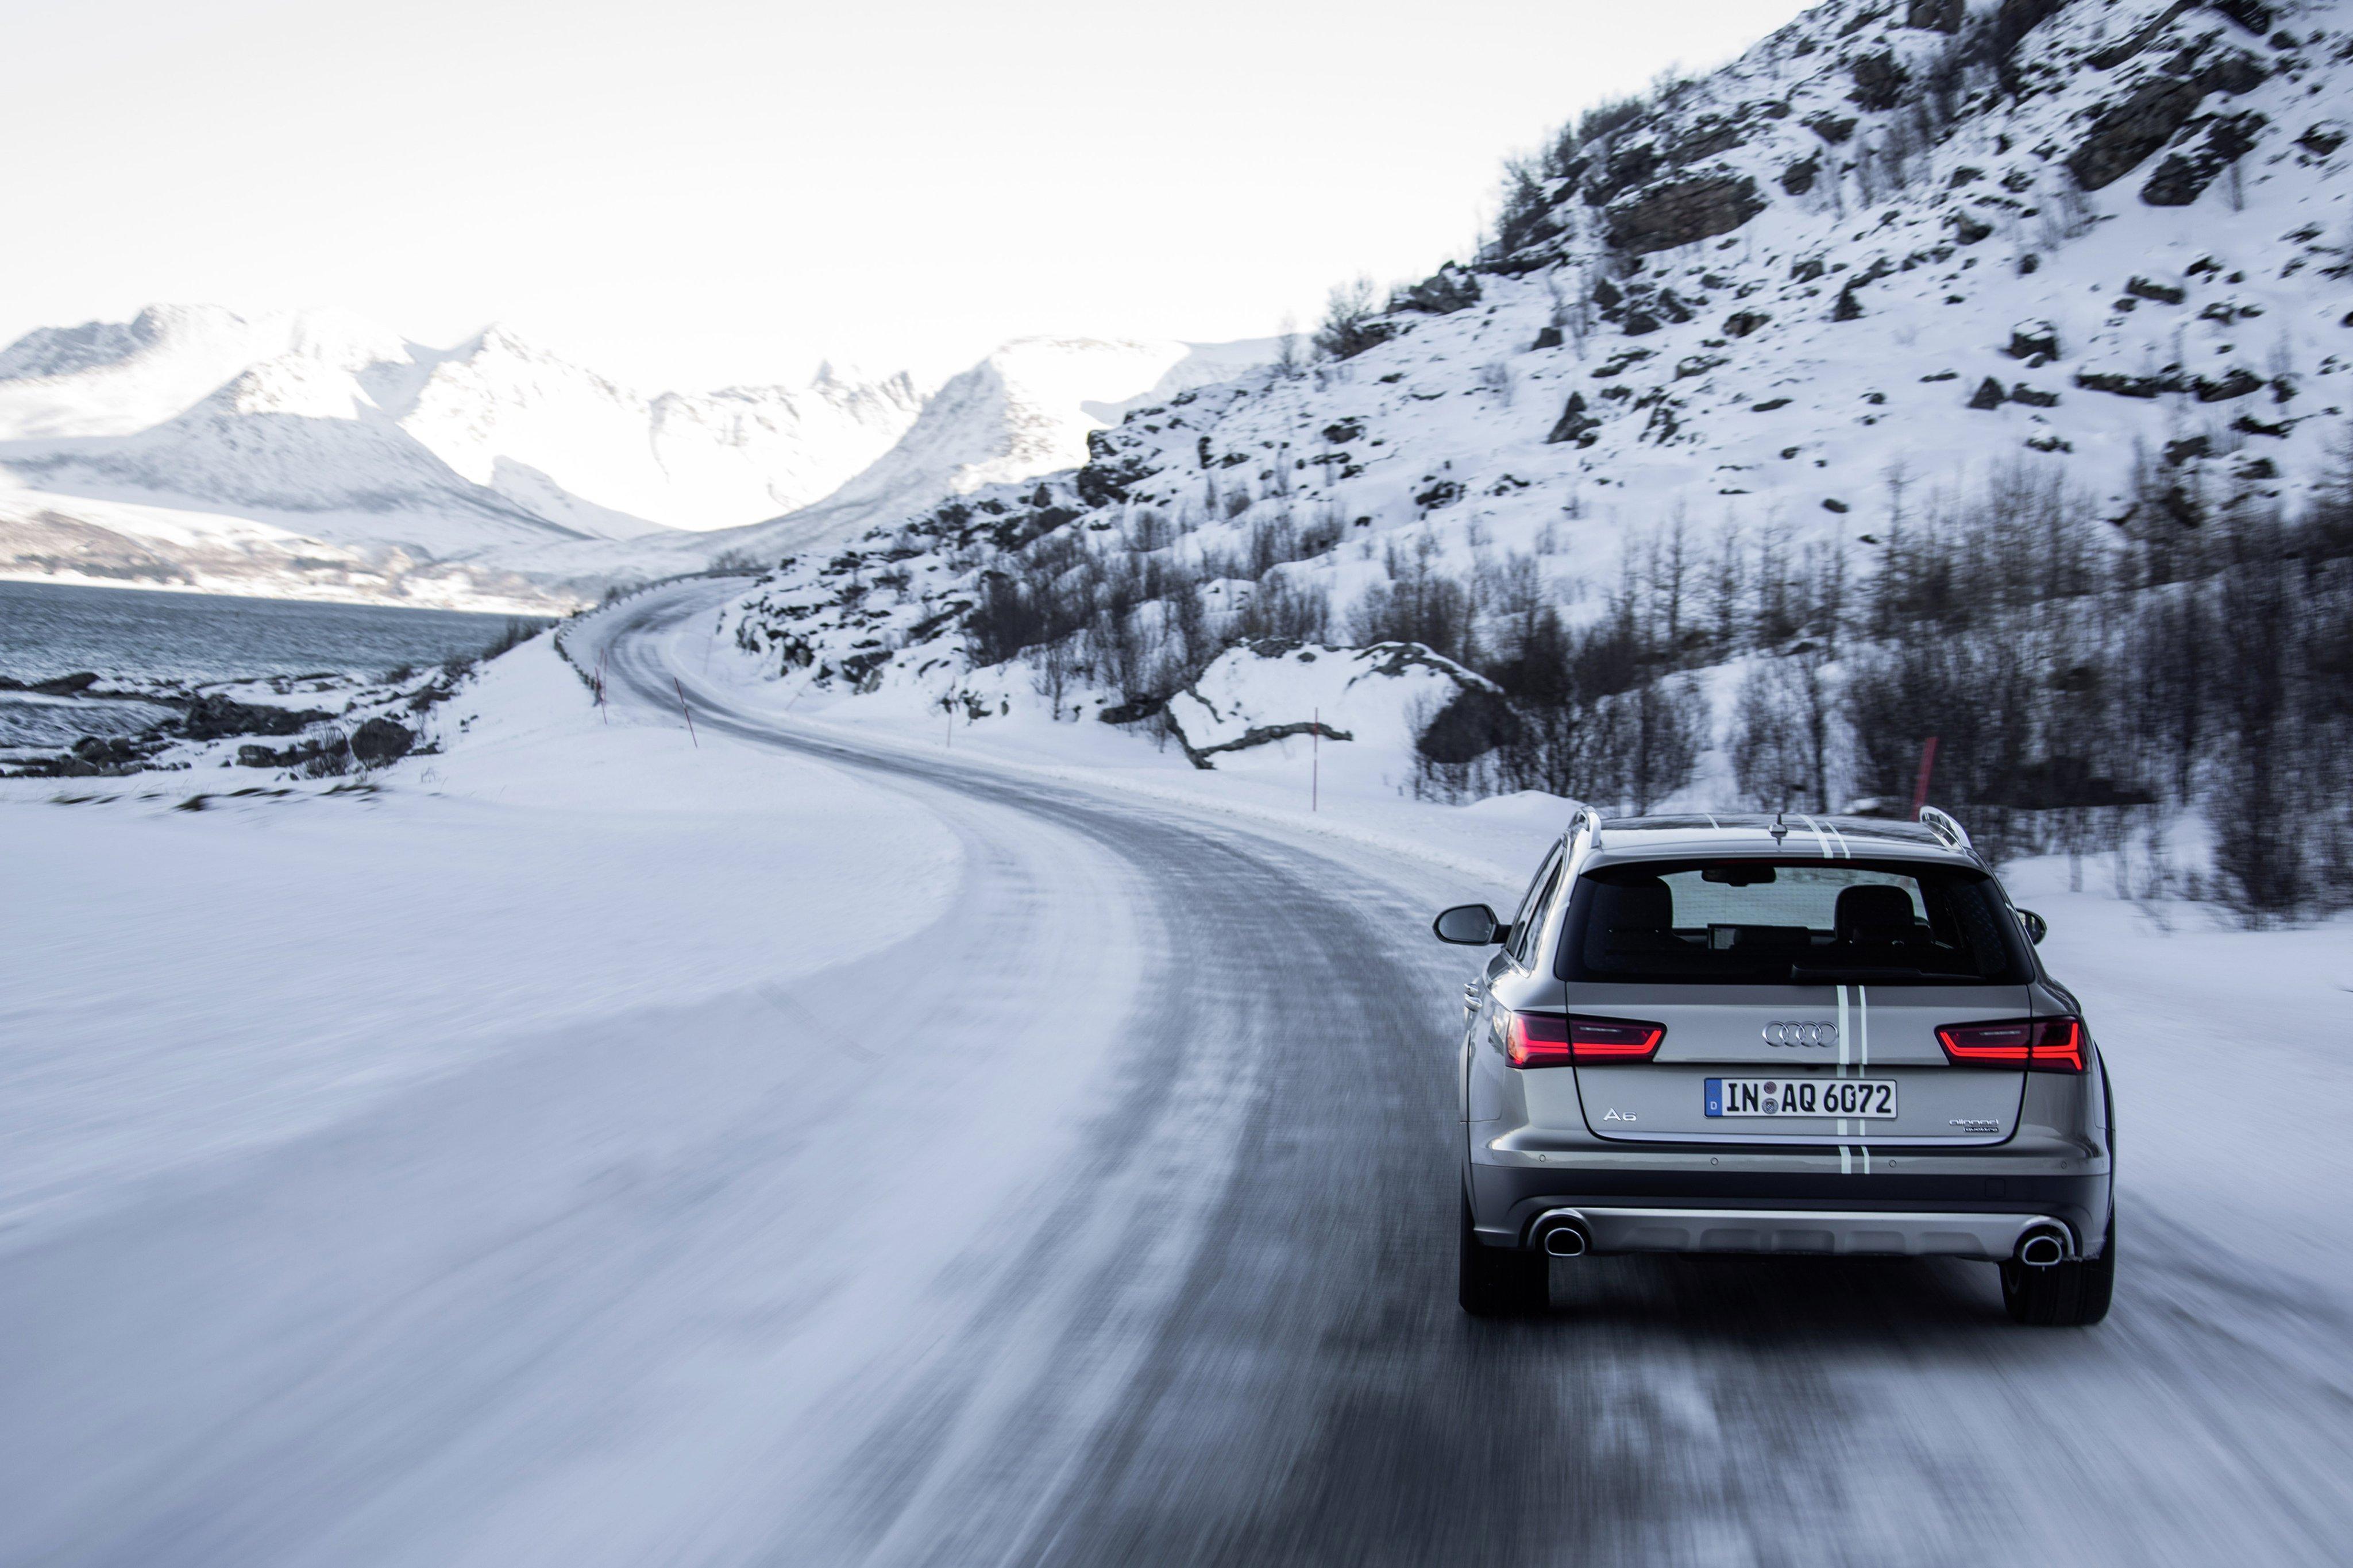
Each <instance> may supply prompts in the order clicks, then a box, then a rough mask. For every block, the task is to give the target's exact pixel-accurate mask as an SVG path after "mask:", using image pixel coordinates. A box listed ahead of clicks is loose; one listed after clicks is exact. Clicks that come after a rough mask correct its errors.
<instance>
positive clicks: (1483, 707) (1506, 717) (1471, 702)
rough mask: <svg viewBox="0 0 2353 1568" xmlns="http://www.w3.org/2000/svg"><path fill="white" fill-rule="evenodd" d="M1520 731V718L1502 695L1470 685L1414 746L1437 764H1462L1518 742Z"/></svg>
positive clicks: (1460, 692) (1444, 708) (1416, 740)
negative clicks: (1513, 741) (1499, 747)
mask: <svg viewBox="0 0 2353 1568" xmlns="http://www.w3.org/2000/svg"><path fill="white" fill-rule="evenodd" d="M1519 732H1520V720H1519V715H1517V714H1516V713H1514V712H1513V711H1512V707H1511V704H1510V703H1509V702H1507V701H1505V700H1504V698H1503V697H1502V696H1501V695H1500V694H1498V693H1496V692H1494V691H1492V690H1490V689H1487V688H1485V687H1483V686H1466V687H1464V688H1462V689H1461V690H1460V691H1458V692H1456V693H1455V695H1454V700H1453V701H1451V702H1449V703H1448V704H1447V705H1446V706H1445V707H1443V708H1441V709H1440V710H1438V716H1437V717H1436V718H1434V719H1432V720H1430V726H1429V728H1427V729H1425V730H1424V731H1422V732H1421V733H1420V735H1419V736H1418V737H1416V739H1415V741H1414V747H1415V749H1416V750H1418V751H1419V752H1421V754H1422V755H1423V756H1425V757H1427V758H1429V759H1430V761H1431V762H1433V763H1467V762H1470V761H1472V759H1473V758H1476V757H1480V756H1483V755H1485V754H1486V753H1487V752H1492V751H1493V750H1494V749H1495V748H1496V747H1497V746H1500V745H1503V744H1504V743H1505V742H1509V741H1512V740H1514V739H1516V738H1517V737H1518V735H1519Z"/></svg>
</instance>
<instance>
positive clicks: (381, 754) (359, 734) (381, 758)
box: [352, 718, 417, 768]
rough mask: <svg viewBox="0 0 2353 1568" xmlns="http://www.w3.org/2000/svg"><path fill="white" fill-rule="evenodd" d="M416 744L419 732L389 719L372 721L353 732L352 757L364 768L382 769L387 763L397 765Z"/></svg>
mask: <svg viewBox="0 0 2353 1568" xmlns="http://www.w3.org/2000/svg"><path fill="white" fill-rule="evenodd" d="M415 744H417V732H416V731H413V730H411V729H410V728H409V727H408V726H407V725H406V724H396V723H394V722H393V721H391V720H389V719H385V718H375V719H371V720H369V721H367V722H366V723H364V724H362V725H361V726H360V727H359V728H358V729H356V730H354V731H352V755H353V757H354V758H356V759H358V761H359V763H360V765H361V766H362V767H369V768H380V767H382V766H384V765H385V763H396V762H398V761H400V759H401V758H403V757H405V756H406V755H408V749H409V748H410V747H411V746H414V745H415Z"/></svg>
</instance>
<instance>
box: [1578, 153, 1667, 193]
mask: <svg viewBox="0 0 2353 1568" xmlns="http://www.w3.org/2000/svg"><path fill="white" fill-rule="evenodd" d="M1658 172H1659V152H1658V149H1657V148H1655V147H1653V146H1652V145H1651V143H1650V142H1631V143H1621V144H1620V145H1618V146H1615V147H1612V148H1611V149H1610V150H1609V163H1608V165H1607V166H1606V167H1604V168H1602V169H1601V170H1600V171H1599V173H1597V174H1595V175H1594V177H1593V178H1591V179H1590V180H1588V181H1587V182H1586V183H1585V201H1586V205H1588V206H1597V207H1599V206H1607V205H1609V203H1610V202H1611V201H1613V200H1615V199H1616V198H1617V197H1618V196H1620V195H1623V194H1624V193H1626V192H1628V191H1630V190H1632V189H1633V188H1634V187H1635V186H1636V185H1639V184H1643V183H1645V182H1646V181H1648V180H1650V179H1651V177H1652V176H1653V175H1655V174H1658Z"/></svg>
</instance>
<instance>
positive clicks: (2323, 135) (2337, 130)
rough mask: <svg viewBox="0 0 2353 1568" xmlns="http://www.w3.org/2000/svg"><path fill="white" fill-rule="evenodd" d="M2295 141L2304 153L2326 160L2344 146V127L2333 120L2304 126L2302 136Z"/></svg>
mask: <svg viewBox="0 0 2353 1568" xmlns="http://www.w3.org/2000/svg"><path fill="white" fill-rule="evenodd" d="M2295 141H2296V145H2297V146H2299V147H2302V148H2303V149H2304V150H2305V151H2306V152H2307V153H2315V154H2317V155H2318V156H2320V157H2323V158H2326V157H2327V156H2328V155H2329V154H2330V153H2334V152H2336V151H2337V149H2338V148H2339V147H2342V146H2344V145H2345V127H2344V126H2343V125H2341V124H2339V123H2337V121H2334V120H2324V121H2320V122H2319V123H2318V124H2316V125H2308V126H2306V128H2305V132H2304V134H2303V135H2301V136H2299V137H2297V138H2296V139H2295Z"/></svg>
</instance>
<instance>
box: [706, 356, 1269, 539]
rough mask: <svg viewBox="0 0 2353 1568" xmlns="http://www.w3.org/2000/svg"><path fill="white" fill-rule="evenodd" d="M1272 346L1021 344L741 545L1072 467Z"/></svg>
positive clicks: (842, 530)
mask: <svg viewBox="0 0 2353 1568" xmlns="http://www.w3.org/2000/svg"><path fill="white" fill-rule="evenodd" d="M1278 346H1279V345H1278V343H1277V342H1276V341H1275V340H1273V339H1271V338H1252V339H1245V340H1242V341H1240V342H1230V343H1186V342H1174V341H1171V340H1166V339H1160V340H1148V341H1136V340H1132V339H1111V340H1105V339H1099V338H1020V339H1016V340H1015V341H1014V342H1009V343H1007V344H1006V345H1004V346H1003V347H1002V348H999V349H998V350H997V351H996V352H995V353H991V354H990V355H988V357H987V358H986V359H984V360H982V361H981V362H980V363H978V364H976V365H974V366H973V367H972V368H971V369H970V370H967V371H965V372H963V373H961V374H958V375H955V376H954V377H952V378H950V380H949V381H948V382H947V383H946V384H945V385H944V386H942V387H941V388H940V389H939V391H938V392H936V393H935V394H934V395H933V396H932V398H931V400H930V401H929V402H928V403H926V404H925V405H924V406H923V413H922V414H921V415H920V416H917V418H916V419H915V421H914V423H913V425H912V426H910V427H909V428H908V430H907V432H906V434H905V435H904V436H903V437H901V438H900V440H899V442H898V443H897V444H896V445H895V446H893V447H892V448H891V449H890V450H889V451H888V452H885V453H883V454H882V455H881V457H880V458H877V459H876V460H875V462H874V463H873V465H872V466H871V467H870V468H867V469H866V470H865V471H864V472H862V473H860V474H859V475H857V476H856V477H855V478H853V479H850V480H849V482H848V483H846V484H844V485H843V486H842V487H841V488H840V489H838V490H836V491H834V492H833V493H832V494H831V495H829V496H828V497H827V498H826V499H825V500H822V501H819V502H818V503H817V504H815V505H813V506H809V507H807V508H803V509H801V510H797V511H795V512H792V513H789V514H787V515H786V516H784V517H780V518H778V519H776V520H775V521H774V522H773V523H770V524H768V525H765V526H764V527H762V528H759V529H756V530H750V531H744V533H742V534H740V535H738V536H737V537H736V542H737V547H738V548H741V549H744V550H746V551H749V552H752V553H754V554H757V555H775V554H780V553H783V552H787V551H792V550H799V549H806V548H809V547H811V546H813V545H817V544H821V543H825V542H830V541H834V540H839V539H848V538H852V537H855V536H856V535H857V534H858V533H859V532H860V531H863V530H865V529H867V528H871V527H873V526H876V525H878V524H885V525H887V524H891V523H896V522H900V521H904V520H905V519H907V518H910V517H913V516H914V515H916V514H917V513H919V512H921V511H923V510H924V509H925V508H927V507H929V506H931V505H933V504H934V503H935V502H938V501H940V500H944V499H946V498H948V497H950V496H961V495H969V494H971V493H972V492H973V491H975V490H977V489H982V488H984V487H986V486H988V485H993V484H1011V483H1018V482H1019V481H1020V480H1023V479H1034V478H1036V477H1037V476H1038V475H1040V474H1048V473H1053V472H1055V471H1057V470H1060V469H1065V468H1075V467H1076V466H1078V465H1079V464H1081V463H1083V462H1085V461H1086V460H1087V437H1088V436H1089V434H1090V433H1091V432H1092V431H1096V430H1100V429H1103V428H1104V427H1105V426H1111V425H1115V424H1117V423H1118V422H1119V421H1120V419H1121V418H1122V417H1124V415H1125V414H1126V413H1127V411H1128V410H1129V409H1131V408H1134V407H1137V406H1139V405H1146V404H1150V403H1154V402H1156V401H1159V400H1161V399H1164V398H1167V397H1170V396H1173V395H1176V394H1178V393H1181V392H1184V391H1187V390H1188V389H1190V388H1193V387H1197V386H1203V385H1208V384H1214V383H1218V382H1222V381H1225V380H1228V379H1229V378H1230V377H1232V376H1234V375H1236V374H1240V373H1241V372H1243V371H1246V370H1248V369H1249V368H1250V367H1252V366H1254V365H1259V364H1263V363H1266V362H1268V361H1269V360H1271V359H1272V358H1273V357H1274V356H1275V353H1276V352H1277V349H1278Z"/></svg>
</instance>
